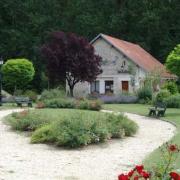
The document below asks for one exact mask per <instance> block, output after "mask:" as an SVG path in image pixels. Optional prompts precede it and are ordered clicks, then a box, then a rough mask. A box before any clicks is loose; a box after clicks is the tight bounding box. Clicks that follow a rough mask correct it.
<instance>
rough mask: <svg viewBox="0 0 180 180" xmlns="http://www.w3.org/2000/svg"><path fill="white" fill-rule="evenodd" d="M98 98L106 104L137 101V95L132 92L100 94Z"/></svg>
mask: <svg viewBox="0 0 180 180" xmlns="http://www.w3.org/2000/svg"><path fill="white" fill-rule="evenodd" d="M99 99H100V100H101V101H102V102H103V103H106V104H123V103H124V104H126V103H127V104H129V103H136V102H137V101H138V97H137V96H136V95H132V94H119V95H116V96H107V95H102V96H100V97H99Z"/></svg>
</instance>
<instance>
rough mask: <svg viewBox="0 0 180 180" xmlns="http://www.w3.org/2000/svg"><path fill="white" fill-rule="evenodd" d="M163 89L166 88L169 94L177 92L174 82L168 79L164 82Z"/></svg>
mask: <svg viewBox="0 0 180 180" xmlns="http://www.w3.org/2000/svg"><path fill="white" fill-rule="evenodd" d="M163 89H167V90H168V91H169V92H170V93H171V94H176V93H178V87H177V85H176V83H175V82H173V81H169V82H167V83H165V84H164V86H163Z"/></svg>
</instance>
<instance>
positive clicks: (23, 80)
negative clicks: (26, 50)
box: [2, 59, 35, 90]
mask: <svg viewBox="0 0 180 180" xmlns="http://www.w3.org/2000/svg"><path fill="white" fill-rule="evenodd" d="M2 73H3V80H4V82H5V83H6V84H7V86H9V87H10V88H11V90H12V88H14V87H15V88H14V90H16V89H17V88H24V87H25V86H26V85H27V84H28V83H29V82H30V81H32V80H33V77H34V73H35V70H34V67H33V64H32V63H31V62H30V61H29V60H27V59H9V60H7V61H6V63H5V64H4V65H3V67H2Z"/></svg>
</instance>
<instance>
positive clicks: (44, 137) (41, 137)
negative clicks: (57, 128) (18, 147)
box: [31, 124, 55, 143]
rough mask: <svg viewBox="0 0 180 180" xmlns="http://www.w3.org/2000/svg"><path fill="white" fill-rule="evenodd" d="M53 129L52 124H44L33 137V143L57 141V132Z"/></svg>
mask: <svg viewBox="0 0 180 180" xmlns="http://www.w3.org/2000/svg"><path fill="white" fill-rule="evenodd" d="M52 130H53V128H52V126H51V125H50V124H47V125H44V126H42V127H41V128H39V129H37V130H36V131H35V132H34V133H33V135H32V137H31V143H41V142H43V143H45V142H47V143H50V142H51V143H53V142H55V134H54V132H53V131H52Z"/></svg>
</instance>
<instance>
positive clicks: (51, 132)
mask: <svg viewBox="0 0 180 180" xmlns="http://www.w3.org/2000/svg"><path fill="white" fill-rule="evenodd" d="M46 111H47V110H38V111H37V110H36V111H34V110H33V111H30V112H27V111H23V112H21V113H14V114H13V115H11V116H10V117H8V122H9V124H10V125H11V127H12V128H13V129H15V130H20V131H34V132H33V133H32V137H31V142H32V143H53V144H55V145H57V146H65V147H70V148H73V147H80V146H83V145H88V144H91V143H100V142H104V141H106V140H108V139H110V138H122V137H123V136H125V135H126V136H131V135H133V134H134V133H135V132H136V130H137V125H136V124H135V123H134V122H131V121H130V120H129V119H127V118H126V117H125V116H123V115H119V116H116V115H113V114H105V113H99V112H92V111H91V112H89V111H80V110H61V111H59V114H56V116H53V117H56V118H51V119H49V117H50V116H49V117H47V113H48V112H46ZM51 111H54V113H55V112H57V110H51ZM39 112H40V113H39ZM60 112H61V113H60ZM51 117H52V116H51Z"/></svg>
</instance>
